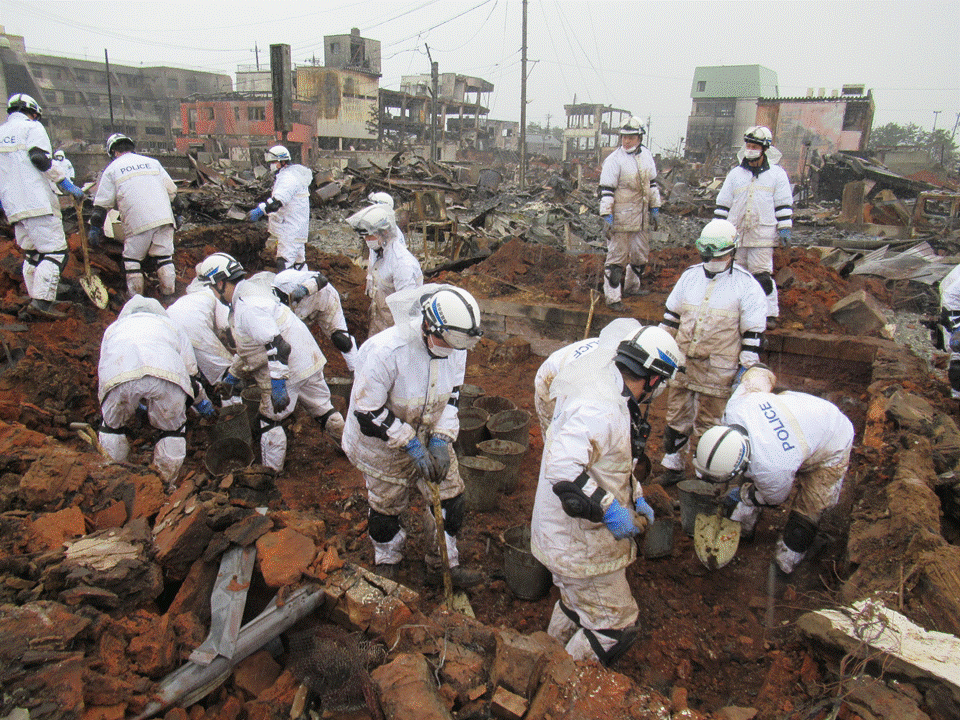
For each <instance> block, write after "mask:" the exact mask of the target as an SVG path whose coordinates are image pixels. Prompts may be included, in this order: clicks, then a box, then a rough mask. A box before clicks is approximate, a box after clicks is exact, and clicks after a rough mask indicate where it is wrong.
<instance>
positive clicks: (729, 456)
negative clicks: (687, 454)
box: [693, 365, 854, 574]
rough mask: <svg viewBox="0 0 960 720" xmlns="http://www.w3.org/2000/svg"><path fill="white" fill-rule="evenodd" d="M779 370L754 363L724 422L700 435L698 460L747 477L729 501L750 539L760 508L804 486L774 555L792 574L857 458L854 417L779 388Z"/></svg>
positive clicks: (717, 471)
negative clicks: (853, 454)
mask: <svg viewBox="0 0 960 720" xmlns="http://www.w3.org/2000/svg"><path fill="white" fill-rule="evenodd" d="M776 380H777V379H776V376H775V375H774V374H773V373H772V372H771V371H770V370H769V369H768V368H766V367H764V366H763V365H754V366H753V367H752V368H750V369H749V370H747V371H746V372H745V373H744V375H743V379H742V380H741V382H740V385H739V386H737V389H736V390H735V391H734V393H733V395H732V396H731V398H730V401H729V402H728V403H727V408H726V410H725V411H724V413H723V421H722V422H723V424H722V425H717V426H715V427H713V428H711V429H710V430H707V432H705V433H704V434H703V437H701V438H700V443H699V444H698V445H697V451H696V454H695V456H694V460H693V466H694V468H695V469H696V470H697V472H698V473H700V475H701V477H703V478H704V479H705V480H710V481H713V482H730V481H736V480H738V479H742V480H743V481H744V482H743V483H742V484H741V485H740V486H739V487H736V488H734V489H733V490H731V491H730V492H729V493H728V494H727V496H726V503H727V505H728V506H732V507H733V512H732V514H731V515H730V519H731V520H735V521H737V522H739V523H740V524H741V528H742V532H741V537H743V538H744V539H747V540H749V539H750V538H752V536H753V533H754V531H755V529H756V525H757V520H758V519H759V517H760V510H761V508H764V507H773V506H777V505H781V504H782V503H784V502H785V501H786V500H787V498H788V497H789V496H790V491H791V490H792V489H793V486H794V483H796V485H797V493H796V496H795V498H794V501H793V505H792V507H791V508H790V514H789V515H788V516H787V522H786V524H785V525H784V528H783V534H782V536H781V537H780V539H779V540H778V541H777V549H776V552H775V553H774V559H775V560H776V563H777V566H778V567H779V568H780V570H781V571H782V572H784V573H787V574H789V573H791V572H793V570H794V569H795V568H796V566H797V565H798V564H799V562H800V561H801V560H802V559H803V557H804V554H805V553H806V552H807V550H809V549H810V547H811V546H812V545H813V543H814V539H815V537H816V534H817V526H818V524H819V522H820V518H821V516H822V515H823V513H824V512H825V511H826V510H829V509H830V508H832V507H834V506H835V505H836V504H837V502H838V500H839V499H840V490H841V489H842V487H843V478H844V475H845V474H846V472H847V466H848V465H849V463H850V449H851V447H852V445H853V436H854V430H853V424H852V423H851V422H850V420H848V419H847V417H846V415H844V414H843V413H842V412H841V411H840V409H839V408H838V407H837V406H836V405H834V404H833V403H831V402H828V401H826V400H823V399H821V398H818V397H815V396H813V395H807V394H806V393H801V392H780V393H774V392H773V387H774V385H775V384H776Z"/></svg>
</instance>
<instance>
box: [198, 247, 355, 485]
mask: <svg viewBox="0 0 960 720" xmlns="http://www.w3.org/2000/svg"><path fill="white" fill-rule="evenodd" d="M197 277H198V278H200V280H201V282H204V283H206V284H207V285H209V286H210V288H211V289H212V290H213V293H214V294H215V295H216V296H217V299H219V300H220V302H222V303H225V304H227V305H229V306H230V331H231V334H232V335H233V340H234V343H235V344H236V348H235V352H236V356H237V357H236V359H235V360H234V361H233V364H232V365H231V366H230V369H229V370H228V371H227V374H226V375H224V377H223V380H221V381H220V383H219V384H218V392H219V394H220V396H221V397H222V398H229V397H232V396H234V395H236V394H237V391H238V389H239V385H240V379H241V378H244V377H252V378H253V379H254V380H255V381H256V383H257V386H258V387H259V388H260V411H259V415H258V417H259V420H260V456H261V459H262V460H263V464H264V465H266V466H267V467H269V468H271V469H272V470H275V471H276V472H280V471H281V470H283V464H284V461H285V459H286V455H287V434H286V432H285V431H284V429H283V425H281V421H282V420H283V419H284V418H286V417H287V416H288V415H290V414H291V413H292V412H293V411H294V409H295V408H296V406H297V402H298V401H299V402H301V403H303V406H304V408H305V409H306V411H307V412H308V413H309V414H310V415H311V416H312V417H313V418H314V420H316V421H317V422H318V423H319V424H320V427H321V429H322V430H323V432H324V433H326V435H327V436H328V437H330V438H331V440H333V441H334V442H335V443H336V444H337V445H338V446H339V445H340V437H341V435H342V434H343V416H342V415H341V414H340V413H338V412H337V411H336V410H335V409H334V407H333V404H332V403H331V402H330V388H329V387H328V386H327V383H326V380H325V379H324V377H323V366H324V365H325V364H326V362H327V359H326V358H325V357H324V355H323V353H322V352H321V351H320V347H319V346H318V345H317V341H316V340H314V338H313V335H312V334H311V333H310V329H309V328H308V327H307V326H306V325H304V324H303V321H302V320H300V318H298V317H297V316H296V315H294V314H293V311H291V310H290V308H288V307H287V306H286V305H283V304H282V303H281V302H280V300H279V299H278V298H277V296H276V295H274V294H273V291H272V290H271V288H270V286H269V285H268V284H266V283H262V282H255V281H252V280H244V279H243V278H244V277H246V271H245V270H244V269H243V266H242V265H241V264H240V263H239V262H237V261H236V260H235V259H234V258H233V257H231V256H230V255H227V254H226V253H214V254H213V255H210V256H208V257H207V258H205V259H204V260H203V261H202V262H201V263H200V266H199V271H198V274H197Z"/></svg>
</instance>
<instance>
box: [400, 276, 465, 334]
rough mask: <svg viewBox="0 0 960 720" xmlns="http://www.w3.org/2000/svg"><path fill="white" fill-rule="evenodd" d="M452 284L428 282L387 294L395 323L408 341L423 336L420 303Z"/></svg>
mask: <svg viewBox="0 0 960 720" xmlns="http://www.w3.org/2000/svg"><path fill="white" fill-rule="evenodd" d="M449 287H451V286H450V285H447V284H440V283H426V284H425V285H421V286H418V287H410V288H407V289H405V290H400V291H398V292H395V293H393V294H392V295H388V296H387V307H389V308H390V313H391V314H392V315H393V323H394V325H396V326H397V327H398V328H399V329H400V335H401V336H402V337H403V339H404V340H405V341H407V342H410V341H411V340H414V339H417V338H419V337H421V335H422V331H421V329H420V326H421V325H422V324H423V310H421V309H420V304H421V302H422V301H423V299H424V298H425V297H427V296H428V295H432V294H433V293H435V292H436V291H437V290H441V289H442V288H449Z"/></svg>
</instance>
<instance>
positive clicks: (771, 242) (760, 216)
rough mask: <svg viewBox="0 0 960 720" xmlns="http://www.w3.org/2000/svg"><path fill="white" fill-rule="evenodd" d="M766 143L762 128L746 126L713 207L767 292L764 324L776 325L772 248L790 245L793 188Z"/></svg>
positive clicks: (739, 261) (770, 141) (769, 140)
mask: <svg viewBox="0 0 960 720" xmlns="http://www.w3.org/2000/svg"><path fill="white" fill-rule="evenodd" d="M772 144H773V133H771V132H770V130H769V129H768V128H765V127H763V126H762V125H758V126H756V127H752V128H750V129H749V130H747V132H746V133H745V134H744V136H743V147H742V148H741V149H740V152H739V153H738V154H737V157H738V158H739V159H740V164H739V165H737V166H736V167H735V168H733V169H732V170H731V171H730V172H729V173H727V177H726V178H725V179H724V181H723V185H722V186H721V187H720V192H719V193H718V194H717V207H716V209H714V211H713V216H714V217H715V218H718V219H720V220H729V221H730V222H732V223H733V224H734V225H735V226H736V228H737V232H739V233H740V246H739V247H738V248H737V256H736V260H737V264H738V265H742V266H743V267H745V268H746V269H747V272H749V273H750V274H751V275H753V276H754V277H755V278H756V279H757V282H759V283H760V287H762V288H763V292H764V293H765V294H766V296H767V327H768V329H772V328H774V327H776V324H777V318H778V317H779V316H780V303H779V299H778V296H777V285H776V283H775V282H774V281H773V249H774V248H775V247H777V245H779V244H780V243H781V242H783V244H785V245H789V244H790V234H791V232H792V228H793V190H792V189H791V188H790V178H788V177H787V173H786V171H785V170H784V169H783V168H782V167H780V166H779V165H778V164H777V163H779V162H780V158H781V157H782V156H783V153H781V152H780V151H779V150H777V148H775V147H773V146H772ZM778 236H779V237H778Z"/></svg>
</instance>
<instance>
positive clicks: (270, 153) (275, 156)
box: [263, 145, 292, 163]
mask: <svg viewBox="0 0 960 720" xmlns="http://www.w3.org/2000/svg"><path fill="white" fill-rule="evenodd" d="M263 161H264V162H268V163H275V162H291V161H292V158H291V157H290V151H289V150H287V149H286V148H285V147H284V146H283V145H274V146H273V147H272V148H270V149H269V150H267V151H266V152H265V153H264V154H263Z"/></svg>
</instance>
